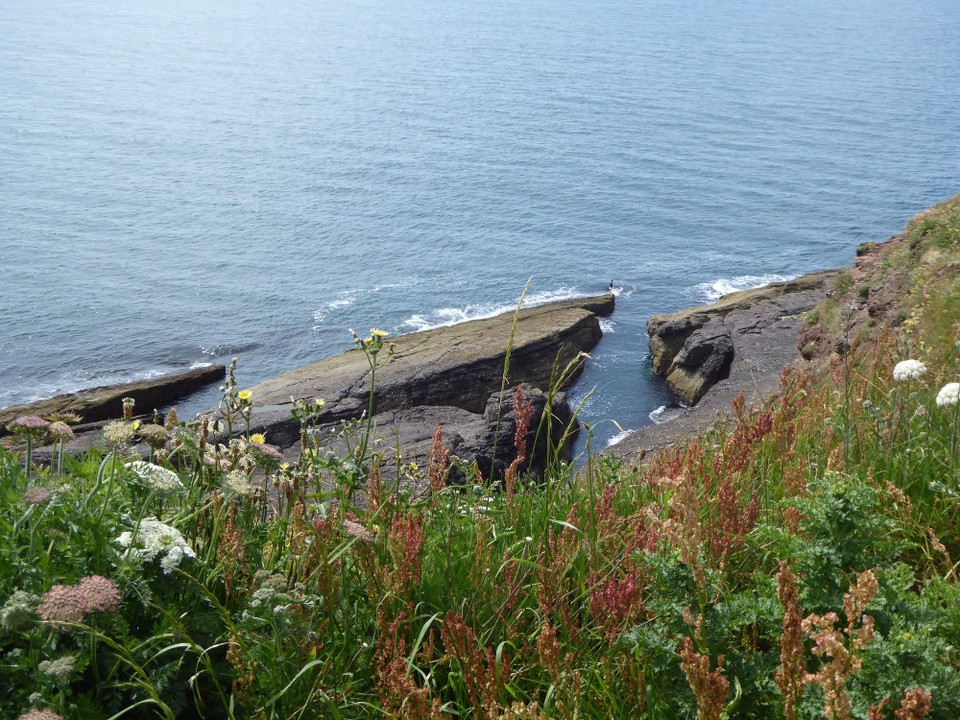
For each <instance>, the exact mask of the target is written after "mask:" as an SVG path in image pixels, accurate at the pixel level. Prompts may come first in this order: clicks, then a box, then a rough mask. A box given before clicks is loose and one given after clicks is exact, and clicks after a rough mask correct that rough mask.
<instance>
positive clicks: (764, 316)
mask: <svg viewBox="0 0 960 720" xmlns="http://www.w3.org/2000/svg"><path fill="white" fill-rule="evenodd" d="M840 272H841V271H839V270H824V271H821V272H816V273H811V274H809V275H804V276H802V277H799V278H796V279H794V280H789V281H787V282H781V283H772V284H770V285H766V286H764V287H762V288H757V289H755V290H744V291H741V292H735V293H731V294H730V295H727V296H725V297H723V298H721V299H720V300H719V301H718V302H716V303H714V304H713V305H703V306H699V307H694V308H688V309H685V310H680V311H677V312H674V313H670V314H667V315H654V316H653V317H651V318H650V320H649V321H648V322H647V333H648V334H649V336H650V352H651V355H652V358H653V371H654V372H655V373H656V374H657V375H660V376H661V377H663V378H665V379H666V381H667V386H668V387H669V388H670V390H671V391H672V392H673V393H674V394H675V395H676V396H677V398H678V399H679V400H680V401H681V402H683V403H684V404H686V405H695V404H696V403H697V402H699V401H700V400H701V398H703V396H704V395H705V394H706V393H707V391H708V390H710V388H711V387H713V386H714V385H715V384H716V383H718V382H720V381H723V380H726V379H728V378H731V379H734V376H736V381H738V382H743V383H744V384H745V385H746V386H749V384H750V377H751V374H752V373H756V372H759V371H762V370H765V369H766V368H767V366H768V365H769V364H770V363H771V362H779V361H780V360H779V357H778V358H777V359H776V360H775V359H774V358H773V357H772V356H771V352H772V350H771V349H772V348H773V347H783V346H784V344H785V343H786V345H787V346H789V347H790V348H791V352H793V353H794V354H795V351H794V350H793V349H794V348H795V347H796V338H797V335H798V333H799V331H800V326H801V316H802V315H803V313H805V312H808V311H810V310H812V309H813V308H814V307H815V306H816V305H817V303H818V302H819V301H820V300H821V299H822V298H823V297H824V296H825V295H826V294H827V293H828V292H829V291H830V289H831V287H832V284H833V281H834V280H835V278H836V277H837V275H838V274H839V273H840ZM778 355H779V353H778Z"/></svg>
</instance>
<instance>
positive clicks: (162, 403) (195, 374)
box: [0, 365, 226, 434]
mask: <svg viewBox="0 0 960 720" xmlns="http://www.w3.org/2000/svg"><path fill="white" fill-rule="evenodd" d="M225 373H226V368H225V367H224V366H223V365H209V366H206V367H199V368H193V369H191V370H187V371H186V372H182V373H177V374H176V375H167V376H165V377H161V378H156V379H153V380H142V381H139V382H132V383H123V384H120V385H109V386H106V387H99V388H91V389H89V390H81V391H79V392H75V393H70V394H68V395H57V396H56V397H53V398H50V399H49V400H38V401H37V402H32V403H27V404H25V405H12V406H10V407H6V408H3V409H2V410H0V434H4V433H6V426H7V423H9V422H10V421H11V420H13V419H14V418H17V417H19V416H21V415H41V416H43V415H55V414H63V413H75V414H77V415H79V416H81V417H82V418H83V420H84V422H86V423H96V422H100V421H103V420H109V419H110V418H118V417H120V416H121V415H122V414H123V398H125V397H132V398H133V399H134V400H136V409H137V412H139V413H145V412H150V411H152V410H153V409H154V408H163V407H167V406H169V405H172V404H174V403H175V402H176V401H177V400H179V399H180V398H182V397H184V396H186V395H189V394H190V393H192V392H194V391H196V390H199V389H200V388H202V387H204V386H205V385H209V384H210V383H213V382H218V381H219V380H222V379H223V377H224V375H225Z"/></svg>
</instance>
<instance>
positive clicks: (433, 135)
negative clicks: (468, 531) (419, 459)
mask: <svg viewBox="0 0 960 720" xmlns="http://www.w3.org/2000/svg"><path fill="white" fill-rule="evenodd" d="M958 48H960V3H957V2H943V1H942V0H915V1H914V2H909V3H907V2H901V1H898V0H780V1H779V2H775V3H771V2H768V0H737V1H736V2H734V1H733V0H709V1H706V0H701V1H696V0H589V1H587V0H559V1H558V0H549V1H548V0H526V1H525V2H514V1H513V0H510V1H507V0H484V1H482V2H474V1H471V2H466V1H464V0H352V1H349V2H344V1H343V0H340V1H337V2H334V1H333V0H274V1H272V2H266V1H264V0H230V1H229V2H227V0H204V1H203V2H195V1H193V0H189V1H188V0H164V1H163V2H154V1H152V0H147V1H145V2H135V3H123V2H118V1H117V0H83V2H79V1H78V0H36V1H35V2H29V3H13V2H7V3H5V4H4V6H3V12H2V13H0V97H2V101H0V406H5V405H9V404H14V403H19V402H24V401H28V400H31V399H35V398H38V397H42V396H49V395H53V394H56V393H61V392H66V391H71V390H76V389H78V388H82V387H86V386H92V385H98V384H104V383H112V382H117V381H122V380H128V379H134V378H141V377H150V376H153V375H157V374H160V373H164V372H169V371H174V370H178V369H183V368H186V367H189V366H191V365H194V364H198V363H205V362H228V361H229V359H230V358H231V357H233V356H236V357H238V358H239V371H238V377H239V380H240V383H241V384H242V385H243V386H249V385H252V384H254V383H256V382H258V381H261V380H264V379H266V378H268V377H271V376H275V375H277V374H279V373H281V372H284V371H286V370H290V369H292V368H295V367H298V366H300V365H303V364H306V363H308V362H311V361H314V360H317V359H320V358H323V357H326V356H329V355H332V354H335V353H338V352H340V351H342V350H344V349H346V348H348V347H350V335H349V333H348V328H351V327H352V328H356V329H357V331H358V332H360V333H364V332H366V331H367V330H368V329H369V328H370V327H372V326H376V327H380V328H383V329H386V330H389V331H390V332H391V333H393V334H399V333H404V332H411V331H415V330H419V329H423V328H428V327H432V326H435V325H440V324H445V323H452V322H458V321H461V320H465V319H468V318H471V317H478V316H483V315H488V314H491V313H493V312H496V311H498V310H506V309H510V308H512V307H513V306H514V304H515V303H516V301H517V298H518V297H519V295H520V293H521V292H522V290H523V288H524V286H525V284H526V283H527V281H528V279H529V278H532V280H531V285H530V290H529V293H528V301H530V302H536V301H545V300H548V299H552V298H561V297H567V296H573V295H579V294H591V293H596V292H601V291H605V290H606V289H607V287H608V286H609V285H610V284H611V283H613V286H614V287H615V288H616V289H617V293H618V298H617V310H616V312H615V314H614V315H613V316H612V317H611V318H610V319H608V320H604V321H603V327H604V338H603V340H602V341H601V343H600V345H599V346H598V347H597V348H596V349H595V351H594V352H593V353H592V355H593V357H592V360H591V361H590V363H589V366H588V369H587V371H586V373H585V374H584V376H583V378H582V379H581V380H580V382H579V383H578V384H577V386H576V387H575V389H574V391H573V400H574V403H575V404H576V405H579V406H582V408H581V415H582V416H583V417H584V418H585V419H586V420H588V421H589V422H590V423H591V424H592V425H593V427H594V433H595V435H594V439H593V444H594V447H598V446H603V445H605V444H606V443H607V442H609V441H611V439H614V438H615V437H617V436H619V435H620V433H621V430H625V429H632V428H637V427H640V426H642V425H644V424H648V423H650V422H651V421H652V419H651V413H654V417H653V419H658V418H659V419H662V418H663V416H664V415H667V416H668V415H669V413H665V412H664V411H663V410H662V406H663V405H665V404H666V402H667V400H668V395H667V393H666V391H665V390H664V387H663V384H662V382H661V381H660V380H659V379H657V378H655V377H653V376H652V374H651V372H650V362H649V356H648V346H647V340H646V334H645V323H646V320H647V318H648V317H649V315H650V314H652V313H657V312H664V311H670V310H674V309H677V308H680V307H683V306H688V305H691V304H695V303H700V302H707V301H710V300H714V299H716V298H717V297H719V296H720V295H722V294H723V293H725V292H728V291H731V290H734V289H738V288H744V287H751V286H755V285H758V284H762V283H765V282H768V281H771V280H777V279H783V278H787V277H793V276H796V275H798V274H801V273H804V272H808V271H812V270H817V269H821V268H825V267H831V266H840V265H845V264H848V263H849V262H850V261H851V259H852V257H853V254H854V249H855V247H856V246H857V244H858V243H860V242H863V241H867V240H873V241H875V240H884V239H885V238H887V237H889V236H890V235H892V234H894V233H896V232H897V231H898V230H899V229H900V228H901V227H902V225H903V223H904V221H905V220H907V219H908V218H909V217H910V216H911V215H913V214H914V213H916V212H917V211H919V210H922V209H924V208H925V207H927V206H929V205H930V204H932V203H934V202H936V201H938V200H940V199H943V198H945V197H947V196H949V195H952V194H954V193H956V192H957V191H960V52H958ZM215 403H216V389H215V388H214V389H211V390H208V391H207V392H205V393H201V394H200V395H198V396H196V397H194V398H192V399H191V400H190V401H188V402H187V403H186V404H185V407H186V409H187V410H188V411H196V410H201V409H203V408H205V407H209V406H211V405H213V404H215ZM658 411H659V415H658V414H657V412H658Z"/></svg>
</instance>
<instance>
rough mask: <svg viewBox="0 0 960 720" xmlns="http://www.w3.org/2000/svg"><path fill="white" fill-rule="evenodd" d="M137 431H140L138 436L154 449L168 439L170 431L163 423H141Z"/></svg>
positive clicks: (157, 448) (165, 442)
mask: <svg viewBox="0 0 960 720" xmlns="http://www.w3.org/2000/svg"><path fill="white" fill-rule="evenodd" d="M138 432H139V433H140V437H142V438H143V439H144V440H145V441H146V442H147V444H148V445H149V446H150V447H152V448H153V449H154V450H159V449H160V448H162V447H163V446H164V445H166V444H167V442H169V440H170V432H169V431H168V430H167V429H166V428H165V427H164V426H163V425H157V424H155V423H147V424H146V425H141V426H140V429H139V430H138Z"/></svg>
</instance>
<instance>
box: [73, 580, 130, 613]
mask: <svg viewBox="0 0 960 720" xmlns="http://www.w3.org/2000/svg"><path fill="white" fill-rule="evenodd" d="M77 592H78V593H79V596H80V599H81V601H82V602H83V607H84V609H85V610H86V612H113V611H114V610H116V609H117V608H118V607H120V591H119V590H118V589H117V584H116V583H115V582H114V581H113V580H111V579H109V578H105V577H103V576H102V575H90V576H89V577H85V578H83V579H82V580H81V581H80V583H79V584H78V585H77Z"/></svg>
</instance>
